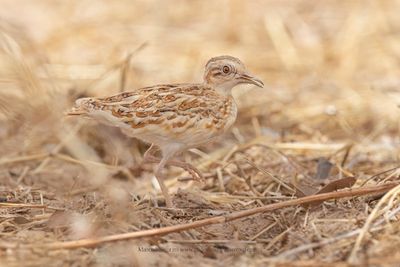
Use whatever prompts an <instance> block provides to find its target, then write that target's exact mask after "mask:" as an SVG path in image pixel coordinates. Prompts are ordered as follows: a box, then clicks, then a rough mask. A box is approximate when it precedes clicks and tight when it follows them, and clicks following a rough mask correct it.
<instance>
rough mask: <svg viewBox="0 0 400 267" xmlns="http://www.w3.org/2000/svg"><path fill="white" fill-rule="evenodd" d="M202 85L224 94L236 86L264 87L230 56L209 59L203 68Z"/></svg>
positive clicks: (240, 63)
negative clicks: (251, 85)
mask: <svg viewBox="0 0 400 267" xmlns="http://www.w3.org/2000/svg"><path fill="white" fill-rule="evenodd" d="M204 83H205V84H207V85H209V86H212V87H214V88H216V89H217V90H218V91H220V92H222V93H225V94H229V93H230V92H231V89H232V88H233V87H235V86H236V85H238V84H254V85H256V86H258V87H264V83H263V82H262V81H261V80H260V79H258V78H256V77H254V76H253V75H251V74H250V73H249V72H248V71H247V69H246V67H245V66H244V64H243V63H242V62H241V61H240V60H239V59H237V58H235V57H231V56H219V57H213V58H211V59H210V60H209V61H208V62H207V64H206V67H205V72H204Z"/></svg>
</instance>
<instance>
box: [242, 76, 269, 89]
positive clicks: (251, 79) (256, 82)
mask: <svg viewBox="0 0 400 267" xmlns="http://www.w3.org/2000/svg"><path fill="white" fill-rule="evenodd" d="M240 79H241V82H242V83H250V84H254V85H256V86H258V87H261V88H263V87H264V83H263V82H262V81H261V80H260V79H258V78H256V77H254V76H253V75H250V74H248V73H245V74H242V75H240Z"/></svg>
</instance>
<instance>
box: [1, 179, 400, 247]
mask: <svg viewBox="0 0 400 267" xmlns="http://www.w3.org/2000/svg"><path fill="white" fill-rule="evenodd" d="M397 185H398V183H388V184H384V185H380V186H373V187H363V188H355V189H349V190H343V191H339V192H331V193H325V194H319V195H312V196H307V197H302V198H298V199H292V200H288V201H284V202H279V203H274V204H270V205H266V206H262V207H257V208H253V209H249V210H243V211H238V212H233V213H231V214H229V215H225V216H216V217H212V218H208V219H203V220H199V221H195V222H191V223H185V224H179V225H174V226H168V227H163V228H157V229H149V230H144V231H137V232H129V233H124V234H115V235H109V236H104V237H99V238H88V239H81V240H75V241H65V242H55V243H48V244H43V245H42V246H44V247H46V248H47V249H52V250H54V249H76V248H81V247H93V246H99V245H102V244H105V243H109V242H115V241H121V240H129V239H138V238H145V237H152V236H161V235H166V234H170V233H174V232H181V231H185V230H189V229H194V228H198V227H203V226H207V225H212V224H222V223H226V222H230V221H233V220H237V219H241V218H244V217H248V216H251V215H255V214H258V213H262V212H267V211H273V210H277V209H282V208H287V207H291V206H297V205H301V204H307V203H310V202H315V201H326V200H330V199H340V198H344V197H355V196H364V195H379V194H383V193H386V192H388V191H389V190H391V189H392V188H394V187H395V186H397ZM35 247H37V245H35ZM9 248H17V246H15V247H13V246H11V247H9Z"/></svg>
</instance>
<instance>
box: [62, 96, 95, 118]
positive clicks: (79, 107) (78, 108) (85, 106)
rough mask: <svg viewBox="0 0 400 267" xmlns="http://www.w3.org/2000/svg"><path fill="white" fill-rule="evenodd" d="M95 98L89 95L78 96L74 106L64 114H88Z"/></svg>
mask: <svg viewBox="0 0 400 267" xmlns="http://www.w3.org/2000/svg"><path fill="white" fill-rule="evenodd" d="M94 102H95V100H94V99H93V98H91V97H84V98H79V99H77V100H76V101H75V106H74V107H73V108H72V109H71V110H70V111H68V112H67V113H66V115H70V116H74V115H75V116H76V115H85V114H88V113H89V111H90V110H92V109H93V103H94Z"/></svg>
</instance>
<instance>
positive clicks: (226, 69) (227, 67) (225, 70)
mask: <svg viewBox="0 0 400 267" xmlns="http://www.w3.org/2000/svg"><path fill="white" fill-rule="evenodd" d="M222 71H223V73H225V74H228V73H229V72H230V71H231V68H230V67H229V66H227V65H225V66H223V67H222Z"/></svg>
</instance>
